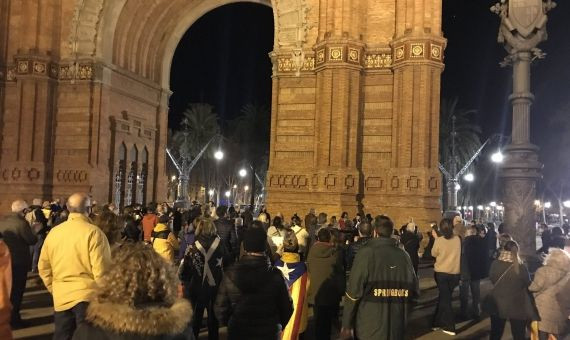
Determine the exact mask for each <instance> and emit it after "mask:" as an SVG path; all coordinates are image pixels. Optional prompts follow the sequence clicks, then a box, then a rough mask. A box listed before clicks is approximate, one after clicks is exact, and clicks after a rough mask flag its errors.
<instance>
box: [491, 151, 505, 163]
mask: <svg viewBox="0 0 570 340" xmlns="http://www.w3.org/2000/svg"><path fill="white" fill-rule="evenodd" d="M504 159H505V156H504V155H503V153H502V152H501V150H499V151H497V152H495V153H494V154H492V155H491V161H492V162H493V163H502V162H503V160H504Z"/></svg>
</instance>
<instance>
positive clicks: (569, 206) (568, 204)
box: [562, 200, 570, 208]
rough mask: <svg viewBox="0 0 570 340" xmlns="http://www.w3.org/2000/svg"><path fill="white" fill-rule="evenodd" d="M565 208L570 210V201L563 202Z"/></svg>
mask: <svg viewBox="0 0 570 340" xmlns="http://www.w3.org/2000/svg"><path fill="white" fill-rule="evenodd" d="M562 204H563V205H564V207H565V208H570V200H569V201H564V202H562Z"/></svg>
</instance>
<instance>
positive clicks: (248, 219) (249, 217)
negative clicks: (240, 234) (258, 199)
mask: <svg viewBox="0 0 570 340" xmlns="http://www.w3.org/2000/svg"><path fill="white" fill-rule="evenodd" d="M267 216H268V215H267ZM241 218H243V225H244V226H245V227H246V228H249V227H251V224H252V223H253V213H252V209H251V207H247V209H245V211H244V212H243V213H242V214H241ZM267 218H268V219H269V216H268V217H267Z"/></svg>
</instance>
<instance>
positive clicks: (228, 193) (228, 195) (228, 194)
mask: <svg viewBox="0 0 570 340" xmlns="http://www.w3.org/2000/svg"><path fill="white" fill-rule="evenodd" d="M231 194H232V193H231V192H230V191H229V190H228V191H226V194H225V195H226V197H228V198H229V197H230V195H231Z"/></svg>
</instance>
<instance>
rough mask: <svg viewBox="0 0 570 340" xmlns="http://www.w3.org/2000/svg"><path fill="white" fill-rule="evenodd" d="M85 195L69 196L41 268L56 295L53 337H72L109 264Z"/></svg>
mask: <svg viewBox="0 0 570 340" xmlns="http://www.w3.org/2000/svg"><path fill="white" fill-rule="evenodd" d="M89 205H90V200H89V197H88V196H87V195H86V194H82V193H76V194H73V195H71V196H70V197H69V199H68V201H67V209H68V210H69V217H68V218H67V221H66V222H63V223H62V224H60V225H58V226H57V227H56V228H53V229H52V230H51V232H50V233H49V234H48V236H47V237H46V240H45V242H44V246H43V248H42V252H41V254H40V260H39V262H38V270H39V274H40V277H41V278H42V280H43V282H44V284H45V286H46V288H47V289H48V291H49V292H50V293H51V294H52V296H53V307H54V311H55V312H54V324H55V332H54V339H58V340H60V339H62V340H63V339H71V337H72V336H73V332H74V331H75V329H76V327H77V326H78V325H79V324H80V323H81V322H83V321H84V320H85V313H86V310H87V305H88V301H89V297H90V296H91V294H92V293H93V292H94V290H95V287H96V284H97V283H98V282H99V281H100V280H101V277H102V276H103V274H104V273H105V271H106V270H108V269H109V267H110V262H111V250H110V247H109V242H108V241H107V237H106V236H105V234H104V233H103V231H102V230H101V229H100V228H99V227H97V226H96V225H94V224H93V222H92V221H91V220H90V219H89V217H88V213H89Z"/></svg>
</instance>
